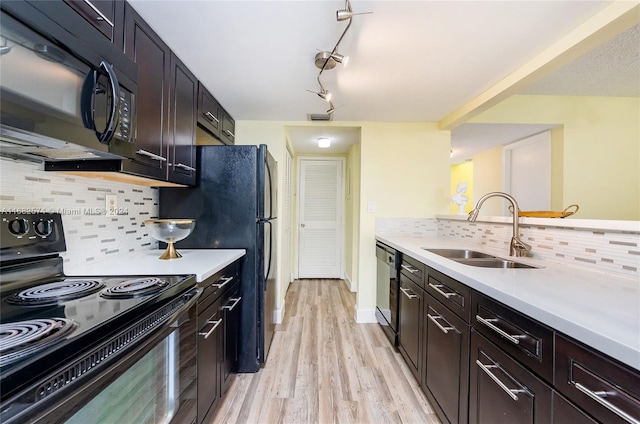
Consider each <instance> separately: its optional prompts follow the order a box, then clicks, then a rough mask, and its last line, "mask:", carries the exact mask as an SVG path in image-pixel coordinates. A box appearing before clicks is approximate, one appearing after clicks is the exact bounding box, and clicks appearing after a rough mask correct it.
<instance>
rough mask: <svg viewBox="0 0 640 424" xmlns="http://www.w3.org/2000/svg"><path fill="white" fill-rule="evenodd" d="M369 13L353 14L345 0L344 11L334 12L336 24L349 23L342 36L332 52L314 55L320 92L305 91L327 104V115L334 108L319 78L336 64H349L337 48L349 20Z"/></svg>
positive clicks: (348, 1) (347, 1) (344, 32)
mask: <svg viewBox="0 0 640 424" xmlns="http://www.w3.org/2000/svg"><path fill="white" fill-rule="evenodd" d="M369 13H373V12H364V13H353V9H352V8H351V1H350V0H345V3H344V9H341V10H338V11H337V12H336V19H337V20H338V22H340V21H347V20H348V21H349V23H348V24H347V26H346V28H345V29H344V31H343V32H342V35H341V36H340V38H339V39H338V42H337V43H336V45H335V46H334V47H333V50H331V51H320V52H319V53H317V54H316V56H315V58H314V62H315V65H316V67H317V68H319V69H320V72H319V73H318V85H320V91H312V90H307V91H310V92H312V93H315V94H317V95H318V96H319V97H320V98H322V99H324V100H326V101H328V102H329V105H330V107H329V110H327V115H332V114H333V112H334V111H335V107H333V103H331V93H329V92H328V91H327V90H326V89H325V88H324V86H323V85H322V82H321V81H320V76H321V75H322V73H323V72H324V71H325V70H328V69H333V68H335V67H336V65H337V64H338V63H342V66H347V63H349V57H348V56H344V55H341V54H340V53H338V46H339V45H340V42H341V41H342V39H343V38H344V36H345V35H346V34H347V31H349V28H350V27H351V20H352V19H353V16H354V15H365V14H369Z"/></svg>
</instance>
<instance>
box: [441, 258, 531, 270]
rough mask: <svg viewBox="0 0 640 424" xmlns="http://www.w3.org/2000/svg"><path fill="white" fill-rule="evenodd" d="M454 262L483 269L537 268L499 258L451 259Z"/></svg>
mask: <svg viewBox="0 0 640 424" xmlns="http://www.w3.org/2000/svg"><path fill="white" fill-rule="evenodd" d="M453 260H454V261H456V262H458V263H461V264H464V265H471V266H480V267H484V268H537V267H535V266H531V265H527V264H523V263H522V262H516V261H512V260H509V259H501V258H473V259H453Z"/></svg>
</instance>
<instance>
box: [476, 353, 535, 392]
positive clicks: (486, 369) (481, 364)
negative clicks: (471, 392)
mask: <svg viewBox="0 0 640 424" xmlns="http://www.w3.org/2000/svg"><path fill="white" fill-rule="evenodd" d="M476 365H478V366H479V367H480V369H481V370H482V371H484V372H485V373H486V374H487V375H488V376H489V377H491V379H492V380H493V381H494V382H495V383H496V384H497V385H498V386H500V388H501V389H502V390H504V391H505V392H506V393H507V394H508V395H509V396H510V397H511V399H513V400H515V401H517V400H518V395H516V393H526V392H527V391H526V390H522V389H510V388H509V387H507V385H506V384H504V383H503V382H502V381H500V379H499V378H498V377H496V376H495V375H494V374H493V373H492V372H491V370H490V368H500V367H499V366H497V365H485V364H483V363H482V362H480V360H479V359H476Z"/></svg>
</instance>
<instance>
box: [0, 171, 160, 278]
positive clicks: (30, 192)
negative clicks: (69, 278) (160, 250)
mask: <svg viewBox="0 0 640 424" xmlns="http://www.w3.org/2000/svg"><path fill="white" fill-rule="evenodd" d="M0 193H1V195H0V208H1V209H2V210H5V211H9V210H11V209H18V208H34V209H41V210H43V211H47V212H59V213H61V214H62V222H63V224H64V230H65V240H66V244H67V251H66V252H64V253H62V257H63V258H64V262H65V263H85V262H99V261H101V260H105V259H106V255H109V256H113V255H118V254H120V255H122V254H126V253H127V252H133V251H137V250H148V249H156V248H157V247H158V242H157V241H155V240H154V239H153V238H152V237H150V236H149V235H148V234H146V233H145V234H144V236H143V237H140V234H139V233H140V232H139V231H138V230H139V229H140V228H143V225H142V222H143V221H144V220H145V219H148V218H149V217H150V216H151V217H157V216H158V190H157V189H156V188H152V187H143V186H135V185H129V184H121V183H115V182H111V181H105V180H97V179H91V178H84V177H73V176H69V175H64V174H57V173H53V172H44V171H42V170H41V165H39V164H33V163H29V162H19V161H14V160H11V159H1V160H0ZM105 194H117V195H118V204H119V206H120V207H121V209H122V210H121V211H120V213H121V214H120V215H115V216H107V215H106V209H105ZM105 247H106V249H105ZM114 273H117V270H114Z"/></svg>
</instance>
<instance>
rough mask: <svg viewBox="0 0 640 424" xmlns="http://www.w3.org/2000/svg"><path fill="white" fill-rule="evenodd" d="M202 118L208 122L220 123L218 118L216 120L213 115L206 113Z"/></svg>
mask: <svg viewBox="0 0 640 424" xmlns="http://www.w3.org/2000/svg"><path fill="white" fill-rule="evenodd" d="M203 115H204V117H205V118H207V119H208V120H209V121H211V122H214V121H215V123H216V124H217V123H219V122H220V120H219V119H218V118H216V117H215V116H214V115H213V113H211V112H209V111H206V112H205V113H203Z"/></svg>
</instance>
